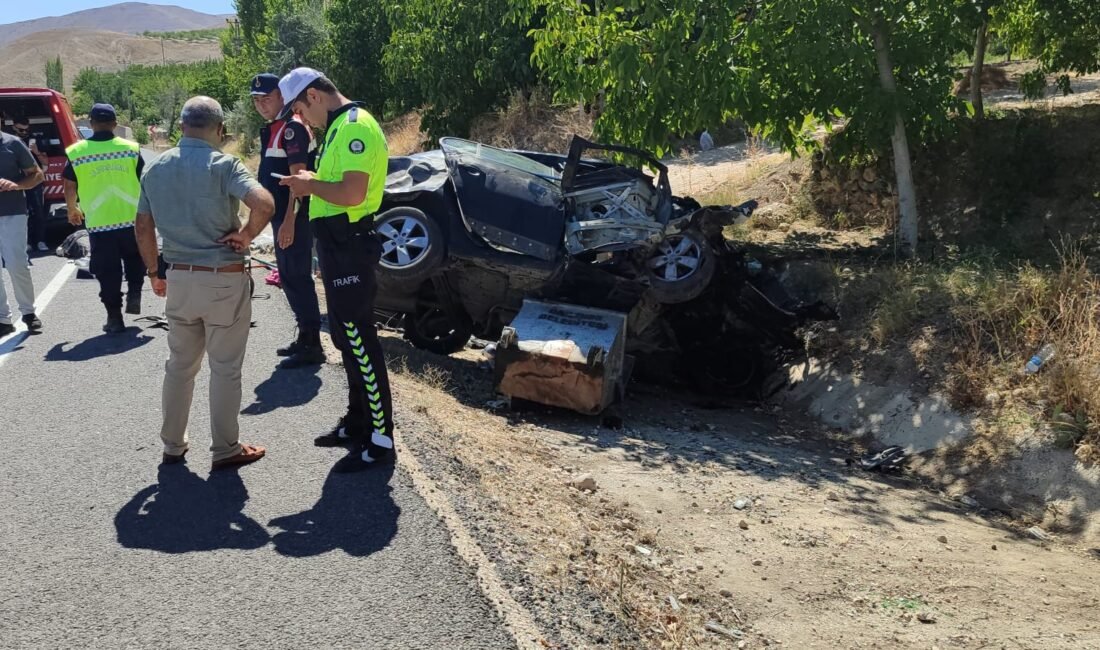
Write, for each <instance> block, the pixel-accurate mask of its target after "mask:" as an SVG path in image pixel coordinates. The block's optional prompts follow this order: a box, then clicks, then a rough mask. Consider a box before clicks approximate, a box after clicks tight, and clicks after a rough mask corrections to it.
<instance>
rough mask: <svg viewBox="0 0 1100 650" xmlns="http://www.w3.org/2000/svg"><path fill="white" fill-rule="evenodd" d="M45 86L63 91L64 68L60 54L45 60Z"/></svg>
mask: <svg viewBox="0 0 1100 650" xmlns="http://www.w3.org/2000/svg"><path fill="white" fill-rule="evenodd" d="M46 87H47V88H52V89H53V90H56V91H57V92H59V93H63V92H65V69H64V67H63V66H62V65H61V56H60V55H58V57H57V58H56V59H53V60H50V61H46Z"/></svg>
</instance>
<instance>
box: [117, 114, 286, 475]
mask: <svg viewBox="0 0 1100 650" xmlns="http://www.w3.org/2000/svg"><path fill="white" fill-rule="evenodd" d="M224 120H225V115H224V113H223V112H222V107H221V106H220V105H219V104H218V102H216V101H214V100H213V99H210V98H209V97H194V98H192V99H190V100H188V101H187V103H186V104H184V106H183V111H182V113H181V114H180V126H181V127H182V129H183V137H182V138H181V139H180V142H179V146H178V147H176V148H174V149H170V150H168V151H166V152H164V153H163V154H161V155H160V157H159V158H157V159H156V160H155V161H154V162H153V163H151V164H150V165H149V166H148V167H147V168H146V170H145V174H144V175H143V176H142V180H141V199H140V202H139V204H138V214H137V221H136V229H137V238H138V246H139V248H140V249H141V256H142V258H143V259H144V260H145V266H146V268H149V269H156V268H158V260H157V257H158V254H160V253H158V250H157V237H156V233H157V231H159V232H160V235H161V238H162V239H163V242H164V250H163V252H162V253H163V256H164V261H165V262H166V263H167V267H168V271H167V274H166V275H167V278H161V277H159V276H158V274H157V272H156V271H152V272H150V277H151V278H152V282H153V291H154V293H156V294H157V295H158V296H165V295H167V298H168V301H167V305H166V307H165V314H166V316H167V318H168V350H169V356H168V363H167V364H165V367H164V388H163V390H162V394H161V398H162V402H163V412H164V420H163V424H162V425H161V430H160V437H161V440H163V441H164V456H163V462H164V463H166V464H170V463H178V462H181V461H183V460H184V455H185V454H186V453H187V449H188V445H187V419H188V416H189V415H190V411H191V397H192V394H193V393H194V390H195V375H196V374H198V371H199V367H200V366H201V365H202V355H203V352H204V351H205V352H206V355H207V357H208V358H209V361H210V433H211V436H212V438H213V443H212V444H211V446H210V451H211V453H212V455H213V466H212V468H213V469H218V468H221V467H230V466H234V465H243V464H246V463H251V462H254V461H257V460H259V459H261V458H263V456H264V453H265V449H264V448H263V447H257V446H254V445H245V444H241V443H240V441H239V440H238V436H239V433H240V427H239V424H238V421H237V416H238V413H239V412H240V410H241V366H242V364H243V363H244V353H245V346H246V345H247V343H248V331H249V328H250V327H251V321H252V303H251V298H250V291H249V278H248V274H247V272H246V267H245V263H244V261H245V258H244V256H245V253H247V251H248V247H249V244H250V243H251V242H252V240H253V239H254V238H255V237H256V236H257V235H258V234H259V233H260V232H261V231H262V230H263V229H264V227H265V226H266V225H267V223H268V222H269V221H270V220H271V216H272V215H273V214H274V212H275V202H274V200H273V199H272V197H271V194H270V193H268V191H267V190H265V189H264V188H263V187H262V186H261V185H260V184H259V183H258V182H256V179H255V178H253V177H252V175H251V174H250V173H249V172H248V170H247V169H245V167H244V165H243V164H242V163H241V161H240V160H238V159H237V158H235V157H233V156H229V155H226V154H224V153H222V152H221V151H219V150H218V147H220V146H221V143H222V140H223V138H224V136H225V126H224V124H223V122H224ZM239 201H243V202H244V204H245V205H246V206H248V208H249V210H251V214H250V215H249V218H248V224H247V225H246V226H244V227H242V226H241V224H240V219H238V217H237V214H238V209H239Z"/></svg>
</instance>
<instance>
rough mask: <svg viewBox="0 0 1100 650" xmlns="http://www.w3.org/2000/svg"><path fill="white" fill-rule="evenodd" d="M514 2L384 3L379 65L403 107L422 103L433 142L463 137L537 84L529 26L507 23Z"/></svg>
mask: <svg viewBox="0 0 1100 650" xmlns="http://www.w3.org/2000/svg"><path fill="white" fill-rule="evenodd" d="M512 1H513V0H482V1H480V2H468V1H467V0H403V1H401V2H393V3H392V4H388V5H387V11H388V13H387V18H388V20H389V24H390V27H391V29H392V33H391V35H390V39H389V42H388V44H387V45H386V46H385V47H384V51H383V55H382V61H383V67H384V68H385V71H386V76H387V77H388V79H389V83H390V87H391V88H395V89H401V92H402V96H401V97H400V100H401V104H400V106H399V108H402V109H411V108H416V107H418V106H419V105H420V104H423V105H425V111H424V114H423V126H424V129H425V130H426V131H427V132H428V133H429V134H431V135H432V136H433V137H434V138H438V137H440V136H443V135H465V134H467V133H468V132H469V129H470V124H471V122H472V121H473V119H474V118H475V117H477V116H479V115H481V114H483V113H485V112H487V111H489V110H492V109H493V108H496V107H498V106H500V105H501V104H502V103H503V102H504V101H505V100H506V98H507V96H508V95H509V93H511V92H512V91H514V90H516V89H521V88H526V87H528V86H530V85H531V84H533V83H534V81H535V75H534V72H533V70H532V68H531V65H530V63H529V60H530V56H531V51H532V46H533V44H532V41H531V39H530V37H529V36H528V35H527V33H526V32H527V25H528V23H527V22H525V21H521V22H516V21H511V20H505V21H502V20H501V17H502V16H505V15H506V14H508V13H509V12H510V10H511V6H512Z"/></svg>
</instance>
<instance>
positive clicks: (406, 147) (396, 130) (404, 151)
mask: <svg viewBox="0 0 1100 650" xmlns="http://www.w3.org/2000/svg"><path fill="white" fill-rule="evenodd" d="M382 131H383V132H385V134H386V145H387V146H388V147H389V150H390V155H391V156H407V155H409V154H412V153H418V152H421V151H424V144H425V143H427V141H428V134H426V133H424V132H423V131H421V130H420V113H417V112H412V113H406V114H405V115H402V116H401V117H398V118H396V119H394V120H391V121H389V122H386V123H385V124H383V125H382Z"/></svg>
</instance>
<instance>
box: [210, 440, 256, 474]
mask: <svg viewBox="0 0 1100 650" xmlns="http://www.w3.org/2000/svg"><path fill="white" fill-rule="evenodd" d="M266 453H267V450H266V449H264V448H263V447H257V446H255V445H244V444H242V445H241V451H240V453H238V454H237V455H236V456H230V457H229V458H223V459H221V460H216V461H214V463H213V464H212V465H211V466H210V469H222V468H224V467H233V466H235V465H247V464H249V463H254V462H256V461H258V460H260V459H261V458H263V457H264V455H265V454H266Z"/></svg>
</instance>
